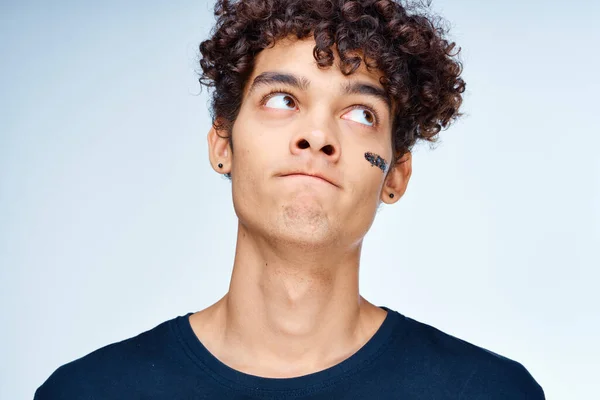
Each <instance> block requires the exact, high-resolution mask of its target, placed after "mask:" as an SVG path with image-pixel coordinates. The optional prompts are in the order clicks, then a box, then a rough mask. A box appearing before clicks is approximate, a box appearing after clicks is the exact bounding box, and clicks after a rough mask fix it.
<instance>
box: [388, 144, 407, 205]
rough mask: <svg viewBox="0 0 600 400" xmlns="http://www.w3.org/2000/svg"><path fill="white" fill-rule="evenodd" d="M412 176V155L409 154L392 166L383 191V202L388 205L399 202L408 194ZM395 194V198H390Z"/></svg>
mask: <svg viewBox="0 0 600 400" xmlns="http://www.w3.org/2000/svg"><path fill="white" fill-rule="evenodd" d="M411 174H412V154H411V153H410V152H407V153H406V154H404V155H403V156H402V158H401V159H400V160H398V162H397V163H396V164H394V165H392V166H390V170H389V172H388V174H387V176H386V178H385V182H384V184H383V189H382V190H381V201H383V202H384V203H387V204H393V203H395V202H397V201H398V200H399V199H400V197H402V196H403V195H404V192H406V187H407V186H408V181H409V180H410V175H411ZM390 194H393V195H394V196H393V197H390Z"/></svg>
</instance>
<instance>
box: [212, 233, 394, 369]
mask: <svg viewBox="0 0 600 400" xmlns="http://www.w3.org/2000/svg"><path fill="white" fill-rule="evenodd" d="M360 251H361V243H359V244H358V245H356V246H355V247H354V248H351V249H345V250H341V249H335V248H330V249H327V251H324V250H315V251H313V252H310V251H309V250H308V249H307V248H297V247H294V246H292V245H290V244H281V243H279V244H273V243H270V242H269V241H268V240H267V239H265V238H263V237H260V236H257V235H252V234H251V232H248V231H247V230H246V229H245V227H244V226H242V225H241V224H240V225H239V228H238V238H237V246H236V253H235V260H234V267H233V273H232V278H231V283H230V287H229V292H228V293H227V294H226V295H225V296H224V297H223V298H222V299H221V300H220V301H219V302H218V303H216V304H215V305H214V306H213V307H214V313H213V320H214V321H219V322H218V323H217V324H218V325H219V328H217V330H218V331H219V333H220V337H221V338H222V339H220V341H221V343H220V344H219V345H217V346H216V347H217V348H218V349H220V350H216V351H217V352H220V355H221V360H222V361H223V362H225V363H226V364H229V365H230V366H232V367H234V368H236V369H238V370H242V371H244V370H245V371H246V372H248V373H254V374H256V375H276V376H282V375H283V376H288V375H298V374H303V373H309V372H314V371H317V370H321V369H325V368H327V367H329V366H332V365H335V364H337V363H339V362H341V361H342V360H344V359H345V358H347V357H349V356H350V355H352V354H353V353H354V352H355V351H356V350H358V349H359V348H360V347H362V346H363V345H364V343H366V342H367V341H368V339H369V338H370V337H372V335H373V334H374V333H375V331H376V330H377V329H378V327H379V326H380V325H381V322H382V321H383V318H385V311H384V310H382V309H380V308H378V307H376V306H374V305H372V304H370V303H369V302H367V301H366V300H365V299H363V298H362V297H361V296H360V294H359V284H358V272H359V259H360ZM225 349H227V350H225ZM257 360H260V364H263V365H268V366H271V367H270V369H269V370H264V369H263V370H256V369H255V368H253V367H251V366H252V365H256V361H257ZM232 364H234V365H235V366H234V365H232Z"/></svg>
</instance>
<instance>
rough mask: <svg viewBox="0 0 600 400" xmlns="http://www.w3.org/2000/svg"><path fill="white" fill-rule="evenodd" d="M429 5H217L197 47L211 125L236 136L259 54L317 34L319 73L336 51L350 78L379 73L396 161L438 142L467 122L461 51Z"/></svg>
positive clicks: (314, 0)
mask: <svg viewBox="0 0 600 400" xmlns="http://www.w3.org/2000/svg"><path fill="white" fill-rule="evenodd" d="M428 6H429V3H428V4H426V5H423V4H422V3H412V4H406V3H405V4H400V3H399V2H396V1H392V0H238V1H229V0H218V1H217V3H216V5H215V16H216V17H217V21H216V25H215V26H214V28H213V30H212V32H211V37H210V38H209V39H208V40H205V41H203V42H202V43H201V44H200V52H201V54H202V58H201V59H200V66H201V68H202V71H203V72H202V73H201V74H200V78H199V82H200V84H201V85H205V86H207V87H208V88H213V89H214V91H213V95H212V105H211V107H212V109H211V115H212V118H213V123H214V124H218V125H217V127H218V128H220V129H224V130H225V131H226V132H228V134H231V128H232V126H233V123H234V121H235V119H236V118H237V115H238V113H239V110H240V107H241V104H242V97H243V91H244V88H245V85H246V83H247V81H248V79H249V77H250V75H251V74H252V70H253V67H254V59H255V57H256V55H257V54H258V53H259V52H260V51H261V50H263V49H265V48H267V47H269V46H272V45H274V44H275V42H276V41H277V40H279V39H282V38H285V37H288V36H296V37H297V38H298V39H303V38H307V37H309V36H310V35H312V36H313V37H314V40H315V42H316V45H315V47H314V50H313V55H314V58H315V60H316V61H317V63H318V66H319V68H326V67H330V66H331V65H332V64H333V62H334V53H333V50H332V46H333V45H334V44H335V45H336V46H337V51H338V53H339V57H340V68H341V71H342V73H344V74H345V75H349V74H352V73H353V72H354V71H356V69H357V68H359V66H360V64H361V62H365V64H366V66H367V68H368V69H369V70H371V69H372V68H375V69H377V70H379V71H381V73H382V74H383V77H382V78H381V84H382V85H383V86H384V88H385V90H386V92H387V93H388V96H389V97H390V99H391V100H392V102H393V104H394V109H395V115H394V123H393V128H392V148H393V149H394V151H395V155H396V161H398V160H399V159H400V158H401V157H402V155H404V154H405V153H406V152H408V151H410V149H411V148H412V146H413V145H414V144H415V142H416V141H417V140H419V139H422V140H426V141H430V142H434V141H435V140H436V139H437V134H438V133H439V131H440V130H441V129H442V128H447V127H448V126H449V125H450V123H451V122H452V121H453V120H455V119H456V118H457V117H459V116H460V115H462V114H461V113H459V111H458V110H459V107H460V105H461V103H462V96H461V94H462V93H463V92H464V90H465V82H464V80H463V79H462V78H461V77H460V75H461V73H462V64H461V62H460V61H458V60H457V56H458V53H459V52H460V48H459V49H456V50H455V48H456V44H455V43H454V42H452V43H450V42H448V40H447V39H446V38H445V35H446V34H447V31H448V28H446V27H444V26H443V24H442V23H441V21H442V20H441V18H440V17H435V16H432V15H430V14H429V13H428V11H427V7H428ZM232 145H233V143H232Z"/></svg>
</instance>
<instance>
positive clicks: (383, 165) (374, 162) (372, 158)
mask: <svg viewBox="0 0 600 400" xmlns="http://www.w3.org/2000/svg"><path fill="white" fill-rule="evenodd" d="M365 160H367V161H368V162H370V163H371V166H372V167H373V166H375V167H379V169H381V170H382V171H383V172H385V171H386V169H387V161H385V160H384V159H383V158H381V157H380V156H378V155H377V154H373V153H369V152H367V153H365Z"/></svg>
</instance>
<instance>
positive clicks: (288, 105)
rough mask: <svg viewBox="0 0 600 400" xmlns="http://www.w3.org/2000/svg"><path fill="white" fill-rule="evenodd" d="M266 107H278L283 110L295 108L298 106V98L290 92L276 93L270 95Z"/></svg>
mask: <svg viewBox="0 0 600 400" xmlns="http://www.w3.org/2000/svg"><path fill="white" fill-rule="evenodd" d="M265 107H269V108H278V109H281V110H293V109H295V108H296V100H294V98H293V97H292V96H290V95H289V94H285V93H276V94H274V95H272V96H271V97H269V99H268V100H267V102H266V103H265Z"/></svg>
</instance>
